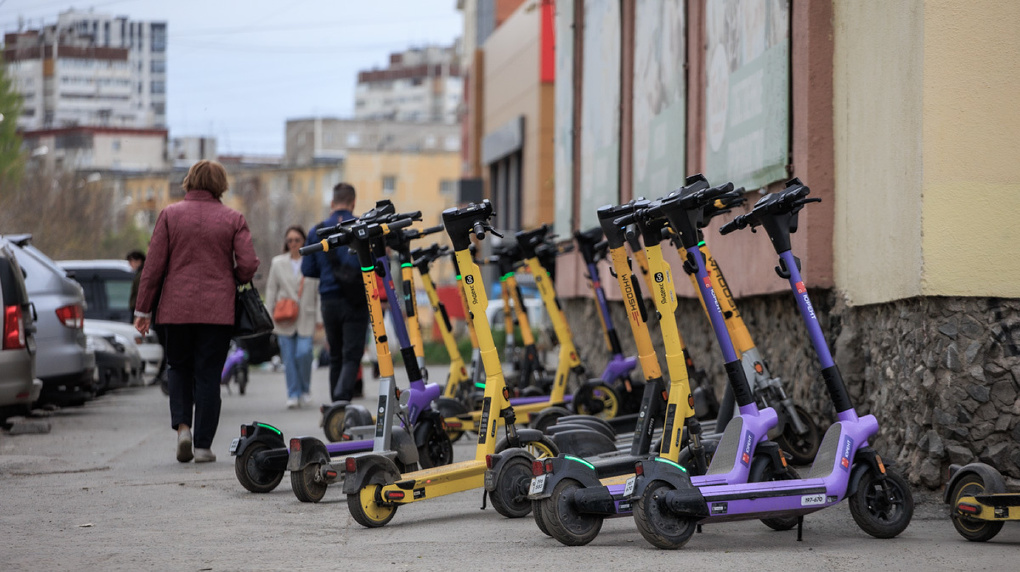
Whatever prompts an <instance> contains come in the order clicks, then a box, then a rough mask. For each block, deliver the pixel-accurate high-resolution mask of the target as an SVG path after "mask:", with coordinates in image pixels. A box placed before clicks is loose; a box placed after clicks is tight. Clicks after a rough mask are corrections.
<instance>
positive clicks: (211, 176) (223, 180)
mask: <svg viewBox="0 0 1020 572" xmlns="http://www.w3.org/2000/svg"><path fill="white" fill-rule="evenodd" d="M181 188H182V189H184V192H185V193H186V192H188V191H194V190H201V191H209V192H210V193H212V195H213V196H214V197H216V198H217V199H218V198H220V197H221V196H223V193H225V192H227V170H226V169H224V168H223V165H220V164H219V163H217V162H216V161H207V160H202V161H199V162H197V163H195V164H194V165H192V166H191V169H188V174H187V175H186V176H185V177H184V182H183V183H181Z"/></svg>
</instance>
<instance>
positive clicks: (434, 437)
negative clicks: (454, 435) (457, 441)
mask: <svg viewBox="0 0 1020 572" xmlns="http://www.w3.org/2000/svg"><path fill="white" fill-rule="evenodd" d="M438 422H439V421H438V420H437V421H436V423H438ZM428 424H429V427H428V434H427V435H426V437H425V442H424V443H422V445H421V446H420V447H418V464H420V465H421V468H423V469H431V468H432V467H441V466H443V465H449V464H450V463H452V462H453V443H451V442H450V437H449V435H447V434H446V433H445V432H444V431H442V430H441V429H439V428H438V427H436V424H435V423H432V422H431V421H428Z"/></svg>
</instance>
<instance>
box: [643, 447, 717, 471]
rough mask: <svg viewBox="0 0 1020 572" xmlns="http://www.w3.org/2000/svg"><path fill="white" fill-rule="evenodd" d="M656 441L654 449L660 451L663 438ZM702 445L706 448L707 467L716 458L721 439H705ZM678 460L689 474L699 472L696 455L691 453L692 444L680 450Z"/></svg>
mask: <svg viewBox="0 0 1020 572" xmlns="http://www.w3.org/2000/svg"><path fill="white" fill-rule="evenodd" d="M655 443H656V447H655V448H654V449H652V450H653V451H659V450H660V449H659V447H661V446H662V441H661V439H656V441H655ZM701 447H702V448H703V449H705V467H708V466H710V465H711V464H712V459H713V458H715V451H716V449H718V448H719V441H718V440H716V439H705V440H703V441H702V442H701ZM676 462H677V463H679V464H680V466H681V467H684V468H685V469H687V474H689V475H697V474H698V466H697V464H696V463H695V462H694V455H693V454H692V453H691V448H690V446H687V447H684V448H683V450H682V451H680V455H679V456H678V457H677V461H676Z"/></svg>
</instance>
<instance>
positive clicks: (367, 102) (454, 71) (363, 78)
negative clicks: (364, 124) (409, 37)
mask: <svg viewBox="0 0 1020 572" xmlns="http://www.w3.org/2000/svg"><path fill="white" fill-rule="evenodd" d="M463 91H464V81H463V79H462V78H461V73H460V40H459V39H458V40H456V41H455V42H454V43H453V45H451V46H445V47H443V46H427V47H424V48H412V49H409V50H406V51H403V52H398V53H393V54H390V65H389V67H387V68H385V69H372V70H364V71H361V72H358V85H357V88H356V91H355V102H354V118H355V119H391V120H396V121H422V122H435V123H456V122H457V108H458V106H459V105H460V102H461V97H462V96H463Z"/></svg>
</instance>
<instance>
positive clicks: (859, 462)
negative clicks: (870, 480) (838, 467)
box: [846, 447, 885, 497]
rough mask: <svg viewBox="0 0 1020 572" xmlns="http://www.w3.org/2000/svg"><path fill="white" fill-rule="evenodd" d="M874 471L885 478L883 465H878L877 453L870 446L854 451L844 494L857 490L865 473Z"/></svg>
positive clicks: (847, 494) (850, 493)
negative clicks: (852, 463)
mask: <svg viewBox="0 0 1020 572" xmlns="http://www.w3.org/2000/svg"><path fill="white" fill-rule="evenodd" d="M869 472H872V473H875V474H876V475H882V478H885V467H882V466H880V465H879V460H878V453H876V452H875V450H874V449H872V448H871V447H861V448H860V449H857V452H856V453H854V466H853V468H852V469H851V470H850V480H849V481H848V482H847V487H846V496H847V497H849V496H850V495H852V494H854V493H855V492H857V485H858V484H860V482H861V478H862V477H864V475H865V474H866V473H869Z"/></svg>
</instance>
